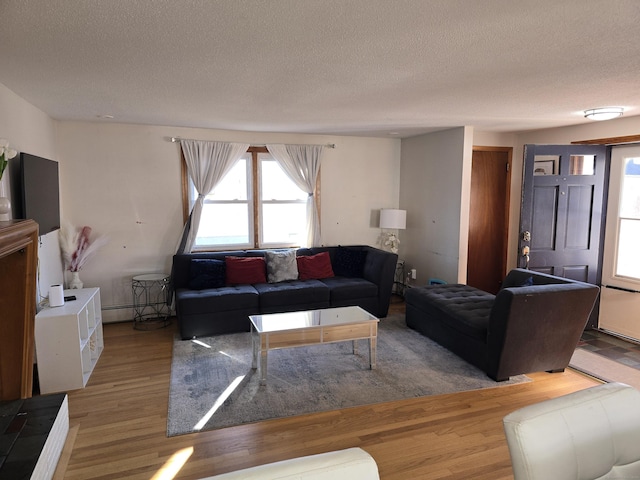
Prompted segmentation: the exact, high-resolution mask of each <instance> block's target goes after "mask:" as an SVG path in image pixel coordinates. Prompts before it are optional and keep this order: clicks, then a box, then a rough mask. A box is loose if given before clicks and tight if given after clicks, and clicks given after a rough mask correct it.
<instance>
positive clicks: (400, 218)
mask: <svg viewBox="0 0 640 480" xmlns="http://www.w3.org/2000/svg"><path fill="white" fill-rule="evenodd" d="M380 228H399V229H405V228H407V211H406V210H395V209H393V208H383V209H382V210H380Z"/></svg>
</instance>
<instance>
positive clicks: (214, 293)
mask: <svg viewBox="0 0 640 480" xmlns="http://www.w3.org/2000/svg"><path fill="white" fill-rule="evenodd" d="M176 302H177V303H179V307H178V308H180V311H181V312H182V313H183V314H185V315H192V314H198V313H203V312H211V311H227V310H233V309H235V308H237V307H236V305H237V304H238V302H241V303H242V305H243V306H244V307H245V308H250V309H252V310H253V311H256V312H258V311H259V310H258V292H257V291H256V289H255V288H253V286H251V285H234V286H225V287H221V288H210V289H204V290H188V289H181V290H178V291H177V292H176Z"/></svg>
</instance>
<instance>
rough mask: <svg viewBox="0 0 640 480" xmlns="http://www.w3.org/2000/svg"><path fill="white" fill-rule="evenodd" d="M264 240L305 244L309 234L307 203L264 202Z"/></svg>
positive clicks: (265, 242) (267, 242) (288, 243)
mask: <svg viewBox="0 0 640 480" xmlns="http://www.w3.org/2000/svg"><path fill="white" fill-rule="evenodd" d="M262 214H263V217H262V219H263V222H262V223H263V227H262V242H263V243H264V244H269V243H277V244H283V245H303V244H304V243H305V240H306V236H307V228H306V227H307V206H306V203H293V204H291V203H289V204H263V206H262Z"/></svg>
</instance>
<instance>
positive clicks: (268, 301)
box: [253, 280, 330, 313]
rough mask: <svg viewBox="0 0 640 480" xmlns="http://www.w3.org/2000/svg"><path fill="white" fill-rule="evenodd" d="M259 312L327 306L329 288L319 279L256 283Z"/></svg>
mask: <svg viewBox="0 0 640 480" xmlns="http://www.w3.org/2000/svg"><path fill="white" fill-rule="evenodd" d="M253 287H254V288H255V289H256V291H257V292H258V294H259V296H260V312H261V313H278V312H288V311H292V310H301V309H302V310H312V309H317V308H328V307H329V306H330V305H329V289H328V288H327V286H326V285H325V284H324V283H322V282H321V281H320V280H292V281H289V282H280V283H275V284H274V283H256V284H255V285H253Z"/></svg>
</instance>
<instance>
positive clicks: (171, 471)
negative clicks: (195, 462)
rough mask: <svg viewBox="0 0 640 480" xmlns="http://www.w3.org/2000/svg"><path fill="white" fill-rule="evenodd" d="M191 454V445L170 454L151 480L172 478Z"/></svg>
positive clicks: (168, 479)
mask: <svg viewBox="0 0 640 480" xmlns="http://www.w3.org/2000/svg"><path fill="white" fill-rule="evenodd" d="M192 454H193V447H188V448H183V449H182V450H178V451H177V452H176V453H174V454H173V455H171V458H170V459H169V460H167V461H166V462H165V464H164V465H163V466H162V468H161V469H160V470H158V471H157V472H156V474H155V475H154V476H153V477H151V480H172V479H173V478H175V477H176V475H177V474H178V472H179V471H180V470H182V467H183V466H184V464H185V463H187V460H189V457H191V455H192Z"/></svg>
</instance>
